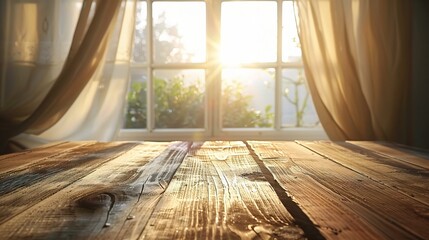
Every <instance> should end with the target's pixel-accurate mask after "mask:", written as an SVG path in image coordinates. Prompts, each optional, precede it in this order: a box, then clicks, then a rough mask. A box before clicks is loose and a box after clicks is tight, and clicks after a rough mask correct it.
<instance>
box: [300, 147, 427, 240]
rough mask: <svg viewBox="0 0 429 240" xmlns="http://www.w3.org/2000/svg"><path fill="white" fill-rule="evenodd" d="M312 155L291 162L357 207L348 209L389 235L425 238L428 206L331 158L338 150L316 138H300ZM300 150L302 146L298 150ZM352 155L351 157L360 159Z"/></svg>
mask: <svg viewBox="0 0 429 240" xmlns="http://www.w3.org/2000/svg"><path fill="white" fill-rule="evenodd" d="M300 144H301V145H303V146H305V147H306V148H308V149H310V150H311V151H313V152H314V153H317V154H320V155H315V156H314V157H313V158H312V159H311V161H309V160H304V159H299V161H297V160H294V162H295V163H296V164H297V165H298V166H299V167H300V168H302V169H305V170H306V171H307V172H308V173H310V174H311V176H312V178H314V179H317V181H318V182H319V183H320V184H322V185H323V186H325V187H326V188H328V189H330V190H331V191H333V192H336V193H338V194H339V195H341V196H343V198H345V199H347V201H345V202H352V203H353V204H354V205H357V206H359V208H354V206H350V209H352V210H354V211H355V213H356V214H357V215H358V216H359V217H361V218H364V219H365V220H366V221H367V222H368V223H370V224H372V225H373V226H375V227H377V228H378V229H379V230H380V232H381V233H383V234H386V237H388V238H399V239H402V238H413V239H425V238H428V237H429V229H428V228H427V226H428V225H429V219H428V217H427V215H428V207H427V206H426V205H425V204H423V203H421V202H420V201H418V200H416V199H414V198H411V197H409V196H406V195H404V194H402V193H400V192H398V190H397V189H395V188H391V187H389V186H387V185H386V184H383V183H382V182H380V181H377V180H374V179H372V178H370V177H368V176H366V175H365V174H362V173H360V172H359V171H356V170H353V169H351V168H349V167H347V166H345V165H342V164H340V163H339V162H338V161H336V158H334V157H333V158H331V157H330V156H333V155H335V154H337V153H338V149H335V150H332V149H329V148H326V147H325V146H320V145H319V144H320V143H317V142H300ZM301 151H302V150H301ZM360 160H361V159H358V158H355V159H353V161H360Z"/></svg>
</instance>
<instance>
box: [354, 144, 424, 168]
mask: <svg viewBox="0 0 429 240" xmlns="http://www.w3.org/2000/svg"><path fill="white" fill-rule="evenodd" d="M349 143H351V144H353V145H356V146H359V147H362V148H365V149H368V150H370V151H373V152H377V153H378V154H380V155H384V156H385V157H387V158H389V159H392V160H394V161H401V162H405V163H409V164H413V165H416V166H419V167H422V168H425V169H427V170H429V152H428V151H421V150H420V151H419V150H417V149H412V148H410V147H407V146H404V145H399V144H393V143H388V142H369V141H349Z"/></svg>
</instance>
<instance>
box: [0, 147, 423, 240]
mask: <svg viewBox="0 0 429 240" xmlns="http://www.w3.org/2000/svg"><path fill="white" fill-rule="evenodd" d="M0 238H1V239H240V238H241V239H305V238H307V239H429V154H428V153H427V152H423V151H417V150H415V149H410V148H407V147H404V146H400V145H394V144H389V143H377V142H330V141H318V142H303V141H298V142H261V141H247V142H240V141H232V142H229V141H208V142H109V143H101V142H63V143H58V144H53V145H50V146H44V147H41V148H37V149H32V150H29V151H25V152H20V153H16V154H9V155H2V156H0Z"/></svg>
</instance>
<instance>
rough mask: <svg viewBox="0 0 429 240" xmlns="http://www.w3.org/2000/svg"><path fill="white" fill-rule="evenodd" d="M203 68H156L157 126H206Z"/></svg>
mask: <svg viewBox="0 0 429 240" xmlns="http://www.w3.org/2000/svg"><path fill="white" fill-rule="evenodd" d="M204 75H205V72H204V70H157V71H154V90H155V127H156V128H203V127H204V92H205V85H204Z"/></svg>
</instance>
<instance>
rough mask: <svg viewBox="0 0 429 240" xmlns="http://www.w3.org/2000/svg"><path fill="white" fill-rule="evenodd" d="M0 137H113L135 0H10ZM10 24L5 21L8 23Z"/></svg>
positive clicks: (29, 140) (30, 140)
mask: <svg viewBox="0 0 429 240" xmlns="http://www.w3.org/2000/svg"><path fill="white" fill-rule="evenodd" d="M1 4H2V9H3V10H1V11H2V12H4V17H3V18H2V24H1V25H2V26H3V28H2V29H1V33H0V34H1V35H2V39H4V41H3V42H1V46H0V49H1V50H0V54H1V57H2V59H1V61H2V64H1V75H0V77H1V85H0V86H1V108H0V131H1V140H2V142H6V141H7V140H8V139H10V138H11V137H14V136H16V135H18V134H20V133H22V132H25V133H24V134H20V135H18V136H16V137H15V138H14V139H15V141H18V142H21V143H22V144H23V145H26V146H28V147H33V146H36V145H38V144H42V143H46V142H52V141H61V140H86V139H96V140H111V139H112V138H113V137H114V135H115V133H116V131H117V130H118V128H119V127H120V122H121V119H122V112H123V106H124V101H125V98H124V96H125V93H126V89H127V86H128V69H129V61H130V54H131V43H132V42H131V40H132V35H133V21H134V14H135V1H125V0H109V1H101V0H98V1H97V0H84V1H81V0H80V1H79V0H70V1H49V0H39V1H32V2H28V1H5V2H2V3H1ZM4 26H7V27H4Z"/></svg>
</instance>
